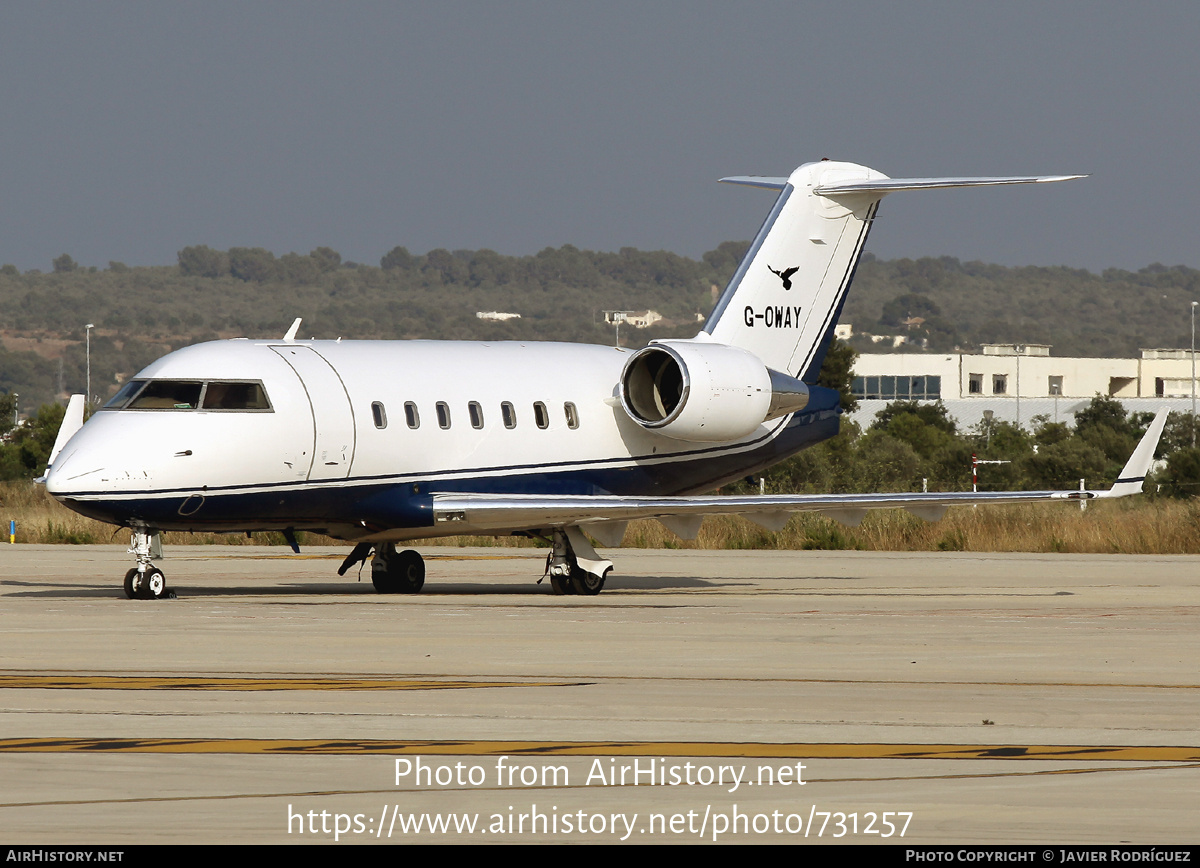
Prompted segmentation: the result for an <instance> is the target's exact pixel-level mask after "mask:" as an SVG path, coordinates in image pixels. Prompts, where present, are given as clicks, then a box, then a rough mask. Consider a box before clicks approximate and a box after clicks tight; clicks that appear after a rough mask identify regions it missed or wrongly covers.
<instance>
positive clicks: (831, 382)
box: [817, 338, 858, 413]
mask: <svg viewBox="0 0 1200 868" xmlns="http://www.w3.org/2000/svg"><path fill="white" fill-rule="evenodd" d="M857 358H858V353H857V352H855V351H854V348H853V347H851V346H850V345H849V344H848V343H846V342H845V341H842V340H839V339H837V338H834V339H833V343H832V344H830V345H829V352H828V353H826V354H825V362H824V363H823V364H822V365H821V370H820V372H819V373H818V374H817V385H818V386H824V387H825V388H826V389H837V391H838V393H839V394H840V395H841V396H842V399H841V406H842V412H843V413H853V412H854V411H855V410H857V409H858V399H857V398H855V397H854V391H853V389H852V388H851V386H852V385H853V383H854V360H855V359H857Z"/></svg>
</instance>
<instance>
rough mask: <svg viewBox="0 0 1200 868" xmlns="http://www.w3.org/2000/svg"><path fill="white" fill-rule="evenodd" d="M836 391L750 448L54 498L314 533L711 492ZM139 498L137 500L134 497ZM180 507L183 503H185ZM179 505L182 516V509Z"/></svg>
mask: <svg viewBox="0 0 1200 868" xmlns="http://www.w3.org/2000/svg"><path fill="white" fill-rule="evenodd" d="M838 403H839V396H838V393H837V392H836V391H833V390H831V389H825V388H822V387H820V386H813V387H810V398H809V405H808V407H807V408H805V409H804V410H803V411H801V412H799V413H796V414H794V415H793V416H792V418H791V419H789V420H788V422H787V424H786V425H785V426H784V427H783V428H782V430H780V431H779V433H778V434H777V435H776V436H774V437H769V438H767V439H766V440H765V441H764V442H761V443H760V444H758V445H757V446H755V447H754V448H753V449H751V450H748V451H744V452H733V453H726V454H717V455H712V454H707V451H706V454H696V455H693V456H687V455H686V454H685V455H683V456H681V457H680V458H679V459H678V460H673V461H655V462H645V463H634V464H625V465H619V464H618V465H616V466H614V465H613V464H612V463H606V464H599V463H598V464H596V465H594V466H586V465H585V466H578V465H577V466H575V467H572V468H564V469H561V470H556V469H550V468H547V469H543V470H519V471H517V472H515V473H514V472H512V471H513V468H511V467H495V468H489V469H488V470H486V471H481V472H480V473H478V474H476V475H471V476H467V477H457V478H456V477H454V476H453V475H451V474H447V475H446V476H419V477H414V476H412V475H409V476H404V477H393V478H389V479H354V478H351V479H346V480H336V481H330V482H328V483H324V484H320V483H317V484H313V483H309V484H307V485H305V486H303V487H295V486H280V487H277V488H255V489H249V490H242V491H239V492H205V493H204V494H203V501H202V502H199V501H198V500H197V498H198V497H200V495H199V494H198V493H197V492H195V491H194V490H192V491H189V492H173V493H162V492H159V493H154V492H138V493H132V494H133V495H134V496H132V497H131V496H130V493H126V494H123V496H122V497H121V498H120V499H116V498H112V499H109V498H105V497H104V496H102V495H100V493H98V492H95V493H89V495H88V496H87V497H86V499H82V498H81V499H76V498H73V497H70V496H65V497H62V500H63V502H64V503H65V504H67V505H68V506H70V507H71V508H72V509H74V510H76V511H77V512H80V513H82V514H84V515H87V516H90V517H92V518H96V519H99V520H100V521H106V522H110V523H113V524H129V523H130V522H131V521H138V522H142V523H145V524H147V525H149V526H151V527H157V528H160V529H163V530H185V531H217V532H221V531H241V530H257V529H263V530H265V529H272V528H283V527H296V528H298V529H312V530H319V529H325V528H327V527H333V526H337V525H341V526H346V525H349V524H359V523H360V522H361V523H365V524H366V525H367V526H369V527H375V528H422V527H431V526H432V525H433V513H432V509H433V495H434V494H439V493H473V494H544V495H556V494H557V495H565V494H574V495H600V494H609V495H626V496H637V495H649V496H655V495H657V496H671V495H685V494H695V493H700V492H705V491H711V490H712V489H714V488H716V487H717V486H719V485H722V484H725V483H727V482H730V481H732V480H736V479H740V478H742V477H743V476H746V475H747V474H750V473H754V472H756V471H758V470H761V469H763V468H765V467H769V466H771V465H773V464H777V463H778V462H780V461H782V460H783V459H784V458H787V457H788V456H789V455H792V454H794V453H796V452H798V451H800V450H801V449H804V448H805V447H808V446H812V445H813V444H815V443H819V442H821V441H822V440H827V439H829V438H830V437H833V436H834V435H836V434H837V432H838V426H839V423H838V415H839V413H840V411H839V409H838ZM139 495H141V496H139ZM185 503H186V504H187V506H186V507H185ZM181 508H182V509H183V510H184V511H185V512H188V514H187V515H182V514H181Z"/></svg>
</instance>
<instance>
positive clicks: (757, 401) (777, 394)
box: [620, 340, 808, 443]
mask: <svg viewBox="0 0 1200 868" xmlns="http://www.w3.org/2000/svg"><path fill="white" fill-rule="evenodd" d="M620 391H621V406H622V407H624V408H625V412H626V413H628V414H629V417H630V418H631V419H633V421H635V422H637V423H638V424H639V425H641V426H642V427H643V428H647V429H649V430H652V431H657V432H658V433H660V434H663V435H665V436H667V437H672V438H674V439H676V440H691V441H698V442H718V443H719V442H727V441H730V440H737V439H739V438H741V437H745V436H747V435H748V434H750V433H752V432H753V431H754V429H755V428H757V427H758V426H759V425H761V424H762V423H763V422H765V421H767V420H768V419H774V418H776V417H778V416H783V415H786V414H788V413H792V412H795V411H796V410H801V409H803V408H804V406H805V405H806V404H807V403H808V387H807V386H806V385H804V383H802V382H800V381H799V380H797V379H795V378H794V377H789V376H788V375H787V374H781V373H779V372H778V371H772V370H771V369H770V368H768V367H766V366H765V365H764V364H763V363H762V362H761V361H760V360H759V359H758V357H757V356H755V355H754V354H753V353H750V352H747V351H746V350H742V349H738V348H737V347H730V346H726V345H724V344H707V343H700V342H698V341H682V340H681V341H655V342H653V343H652V344H650V345H649V346H648V347H645V348H643V349H641V350H638V351H637V352H636V353H634V354H633V355H632V356H630V358H629V361H628V362H626V363H625V369H624V370H623V371H622V372H621V387H620Z"/></svg>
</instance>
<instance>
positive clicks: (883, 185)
mask: <svg viewBox="0 0 1200 868" xmlns="http://www.w3.org/2000/svg"><path fill="white" fill-rule="evenodd" d="M1086 177H1087V175H1020V176H1017V177H1014V178H879V179H872V180H869V181H853V182H850V183H847V184H822V185H820V186H818V187H814V188H813V192H814V193H816V194H818V195H820V196H837V195H842V194H849V193H897V192H899V191H901V190H943V189H950V188H953V187H1004V186H1007V185H1010V184H1048V183H1050V182H1052V181H1073V180H1075V179H1076V178H1086ZM770 180H774V179H770Z"/></svg>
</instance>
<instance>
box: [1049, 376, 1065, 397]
mask: <svg viewBox="0 0 1200 868" xmlns="http://www.w3.org/2000/svg"><path fill="white" fill-rule="evenodd" d="M1062 393H1063V390H1062V377H1051V378H1050V394H1051V395H1061V394H1062Z"/></svg>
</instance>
